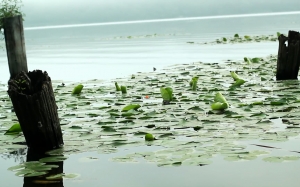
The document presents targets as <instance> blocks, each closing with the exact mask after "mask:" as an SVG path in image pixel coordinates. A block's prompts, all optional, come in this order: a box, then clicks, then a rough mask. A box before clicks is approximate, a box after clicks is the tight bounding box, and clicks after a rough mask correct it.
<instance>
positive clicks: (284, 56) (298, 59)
mask: <svg viewBox="0 0 300 187" xmlns="http://www.w3.org/2000/svg"><path fill="white" fill-rule="evenodd" d="M278 40H279V49H278V59H277V73H276V79H277V80H288V79H298V78H297V77H298V71H299V65H300V34H299V32H296V31H289V35H288V37H286V36H284V35H282V34H281V35H280V36H279V37H278ZM286 43H287V45H286Z"/></svg>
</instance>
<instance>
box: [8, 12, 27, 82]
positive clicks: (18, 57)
mask: <svg viewBox="0 0 300 187" xmlns="http://www.w3.org/2000/svg"><path fill="white" fill-rule="evenodd" d="M3 21H4V37H5V44H6V53H7V59H8V66H9V72H10V78H14V77H15V76H16V75H17V74H18V73H20V72H21V71H25V72H26V73H27V72H28V68H27V59H26V50H25V40H24V30H23V18H22V16H15V17H10V18H5V19H4V20H3Z"/></svg>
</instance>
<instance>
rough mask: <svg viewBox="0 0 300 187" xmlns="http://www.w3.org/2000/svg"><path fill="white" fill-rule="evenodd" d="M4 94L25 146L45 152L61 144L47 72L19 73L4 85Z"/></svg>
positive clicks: (53, 98) (56, 114) (55, 109)
mask: <svg viewBox="0 0 300 187" xmlns="http://www.w3.org/2000/svg"><path fill="white" fill-rule="evenodd" d="M8 94H9V96H10V98H11V101H12V103H13V107H14V110H15V113H16V115H17V117H18V120H19V123H20V125H21V128H22V131H23V133H24V136H25V139H26V143H27V146H28V147H29V148H30V149H34V150H36V151H46V150H51V149H54V148H59V147H61V146H62V145H63V138H62V132H61V128H60V123H59V118H58V113H57V106H56V103H55V97H54V93H53V88H52V84H51V79H50V77H49V76H48V74H47V72H42V71H40V70H35V71H33V72H29V73H26V72H23V71H22V72H21V73H19V74H18V75H17V76H16V77H15V78H14V79H10V80H9V82H8Z"/></svg>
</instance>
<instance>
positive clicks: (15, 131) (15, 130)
mask: <svg viewBox="0 0 300 187" xmlns="http://www.w3.org/2000/svg"><path fill="white" fill-rule="evenodd" d="M20 132H22V129H21V126H20V124H19V123H16V124H14V125H12V126H11V127H10V128H9V129H8V130H7V131H6V132H5V134H4V135H15V134H19V133H20Z"/></svg>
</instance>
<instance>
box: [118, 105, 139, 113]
mask: <svg viewBox="0 0 300 187" xmlns="http://www.w3.org/2000/svg"><path fill="white" fill-rule="evenodd" d="M140 107H141V105H138V104H131V105H127V106H125V107H124V108H123V109H122V112H127V111H129V110H137V109H139V108H140Z"/></svg>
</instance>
